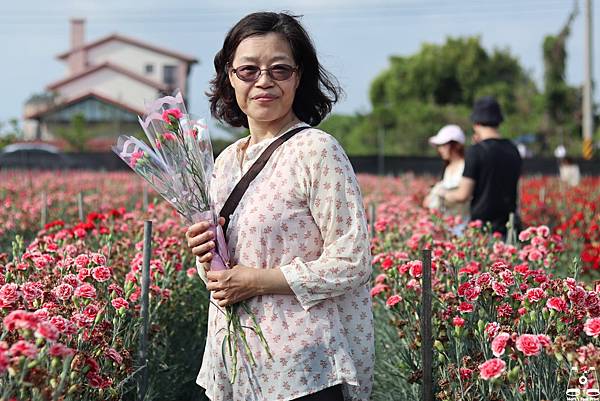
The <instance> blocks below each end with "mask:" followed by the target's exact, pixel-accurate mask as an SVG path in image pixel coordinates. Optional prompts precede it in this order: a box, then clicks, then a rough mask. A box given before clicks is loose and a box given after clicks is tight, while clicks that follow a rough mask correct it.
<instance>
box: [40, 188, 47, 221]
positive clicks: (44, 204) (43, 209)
mask: <svg viewBox="0 0 600 401" xmlns="http://www.w3.org/2000/svg"><path fill="white" fill-rule="evenodd" d="M47 203H48V201H47V198H46V191H42V205H41V209H40V213H41V216H40V217H41V219H40V220H41V221H40V226H41V229H42V230H43V229H44V227H45V226H46V223H48V207H47Z"/></svg>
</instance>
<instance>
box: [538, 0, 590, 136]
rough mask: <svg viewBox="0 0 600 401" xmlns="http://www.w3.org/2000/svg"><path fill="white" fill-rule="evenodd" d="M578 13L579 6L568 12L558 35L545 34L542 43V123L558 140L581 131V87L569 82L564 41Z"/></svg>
mask: <svg viewBox="0 0 600 401" xmlns="http://www.w3.org/2000/svg"><path fill="white" fill-rule="evenodd" d="M575 7H577V5H576V4H575ZM576 15H577V8H575V10H573V12H572V13H571V14H570V15H569V18H568V19H567V21H566V23H565V25H564V26H563V27H562V29H561V31H560V32H559V33H558V35H548V36H546V37H545V38H544V43H543V46H542V48H543V54H544V114H545V120H544V121H543V123H542V124H541V125H540V131H542V132H543V133H544V134H545V135H546V137H548V138H551V140H552V142H554V143H557V144H558V143H564V142H567V141H566V140H565V139H566V138H565V136H567V137H575V138H578V137H579V135H578V134H579V132H580V131H581V114H580V110H581V98H582V94H581V89H580V88H574V87H571V86H569V85H568V84H567V82H566V80H565V76H566V65H567V51H566V47H565V45H566V40H567V39H568V37H569V34H570V33H571V24H572V23H573V21H574V19H575V16H576ZM565 134H566V135H565ZM573 134H575V135H573Z"/></svg>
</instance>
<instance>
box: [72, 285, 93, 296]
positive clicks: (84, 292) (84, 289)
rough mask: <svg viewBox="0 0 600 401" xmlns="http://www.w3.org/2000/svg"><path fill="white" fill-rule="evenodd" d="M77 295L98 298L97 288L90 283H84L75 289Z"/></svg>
mask: <svg viewBox="0 0 600 401" xmlns="http://www.w3.org/2000/svg"><path fill="white" fill-rule="evenodd" d="M75 296H76V297H79V298H87V299H94V298H96V289H95V288H94V286H92V285H90V284H87V283H85V284H82V285H80V286H79V287H77V288H76V289H75Z"/></svg>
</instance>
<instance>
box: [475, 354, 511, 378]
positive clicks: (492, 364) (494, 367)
mask: <svg viewBox="0 0 600 401" xmlns="http://www.w3.org/2000/svg"><path fill="white" fill-rule="evenodd" d="M505 370H506V362H504V361H503V360H502V359H499V358H494V359H489V360H487V361H485V362H484V363H482V364H481V365H479V374H480V375H481V378H482V379H483V380H491V379H495V378H497V377H500V376H501V375H502V373H504V371H505Z"/></svg>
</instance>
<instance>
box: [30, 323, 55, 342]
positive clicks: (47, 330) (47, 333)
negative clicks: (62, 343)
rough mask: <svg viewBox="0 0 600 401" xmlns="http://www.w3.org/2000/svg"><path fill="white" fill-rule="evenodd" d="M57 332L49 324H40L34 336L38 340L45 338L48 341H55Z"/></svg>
mask: <svg viewBox="0 0 600 401" xmlns="http://www.w3.org/2000/svg"><path fill="white" fill-rule="evenodd" d="M58 335H59V331H58V329H57V328H56V327H55V326H54V325H53V324H52V323H50V322H41V323H40V324H39V325H38V328H37V330H36V331H35V336H36V337H38V338H45V339H46V340H48V341H56V340H57V339H58Z"/></svg>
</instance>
